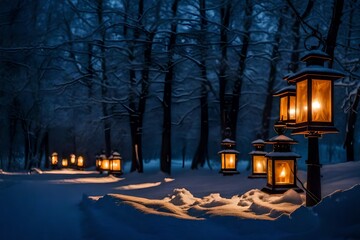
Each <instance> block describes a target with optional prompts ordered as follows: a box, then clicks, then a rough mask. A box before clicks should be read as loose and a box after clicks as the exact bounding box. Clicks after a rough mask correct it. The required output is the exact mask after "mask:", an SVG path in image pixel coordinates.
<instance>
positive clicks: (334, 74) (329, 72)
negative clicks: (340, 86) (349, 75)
mask: <svg viewBox="0 0 360 240" xmlns="http://www.w3.org/2000/svg"><path fill="white" fill-rule="evenodd" d="M304 75H315V76H320V77H324V76H326V77H331V78H343V77H344V76H345V73H344V72H343V71H339V70H336V69H332V68H327V67H324V66H307V67H304V68H303V69H301V70H300V71H298V72H296V73H293V74H292V75H291V76H289V77H288V78H287V81H288V82H295V81H296V80H297V79H298V78H300V77H302V76H304Z"/></svg>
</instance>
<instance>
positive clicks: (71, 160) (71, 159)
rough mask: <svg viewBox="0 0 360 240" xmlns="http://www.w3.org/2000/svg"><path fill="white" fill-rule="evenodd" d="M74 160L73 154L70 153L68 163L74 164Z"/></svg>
mask: <svg viewBox="0 0 360 240" xmlns="http://www.w3.org/2000/svg"><path fill="white" fill-rule="evenodd" d="M75 161H76V157H75V154H70V163H71V164H73V165H74V164H75Z"/></svg>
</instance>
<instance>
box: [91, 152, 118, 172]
mask: <svg viewBox="0 0 360 240" xmlns="http://www.w3.org/2000/svg"><path fill="white" fill-rule="evenodd" d="M122 164H123V163H122V158H121V156H120V153H118V152H116V151H115V152H113V153H112V155H111V156H110V157H107V156H106V155H105V153H102V154H100V155H96V170H98V171H99V172H100V173H104V172H107V173H109V174H115V175H121V174H122V173H123V172H122V169H123V167H122Z"/></svg>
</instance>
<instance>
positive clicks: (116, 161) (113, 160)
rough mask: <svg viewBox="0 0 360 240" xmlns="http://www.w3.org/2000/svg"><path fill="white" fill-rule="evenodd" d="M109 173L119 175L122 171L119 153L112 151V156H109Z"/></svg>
mask: <svg viewBox="0 0 360 240" xmlns="http://www.w3.org/2000/svg"><path fill="white" fill-rule="evenodd" d="M109 160H110V163H109V173H111V174H114V175H121V174H122V173H123V172H122V158H121V156H120V153H118V152H113V154H112V156H111V157H110V158H109Z"/></svg>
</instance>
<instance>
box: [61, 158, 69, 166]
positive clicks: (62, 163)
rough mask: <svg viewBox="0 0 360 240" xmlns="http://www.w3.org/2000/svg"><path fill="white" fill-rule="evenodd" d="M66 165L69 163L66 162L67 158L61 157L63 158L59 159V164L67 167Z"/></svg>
mask: <svg viewBox="0 0 360 240" xmlns="http://www.w3.org/2000/svg"><path fill="white" fill-rule="evenodd" d="M68 165H69V163H68V160H67V158H63V159H62V160H61V166H62V167H67V166H68Z"/></svg>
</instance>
